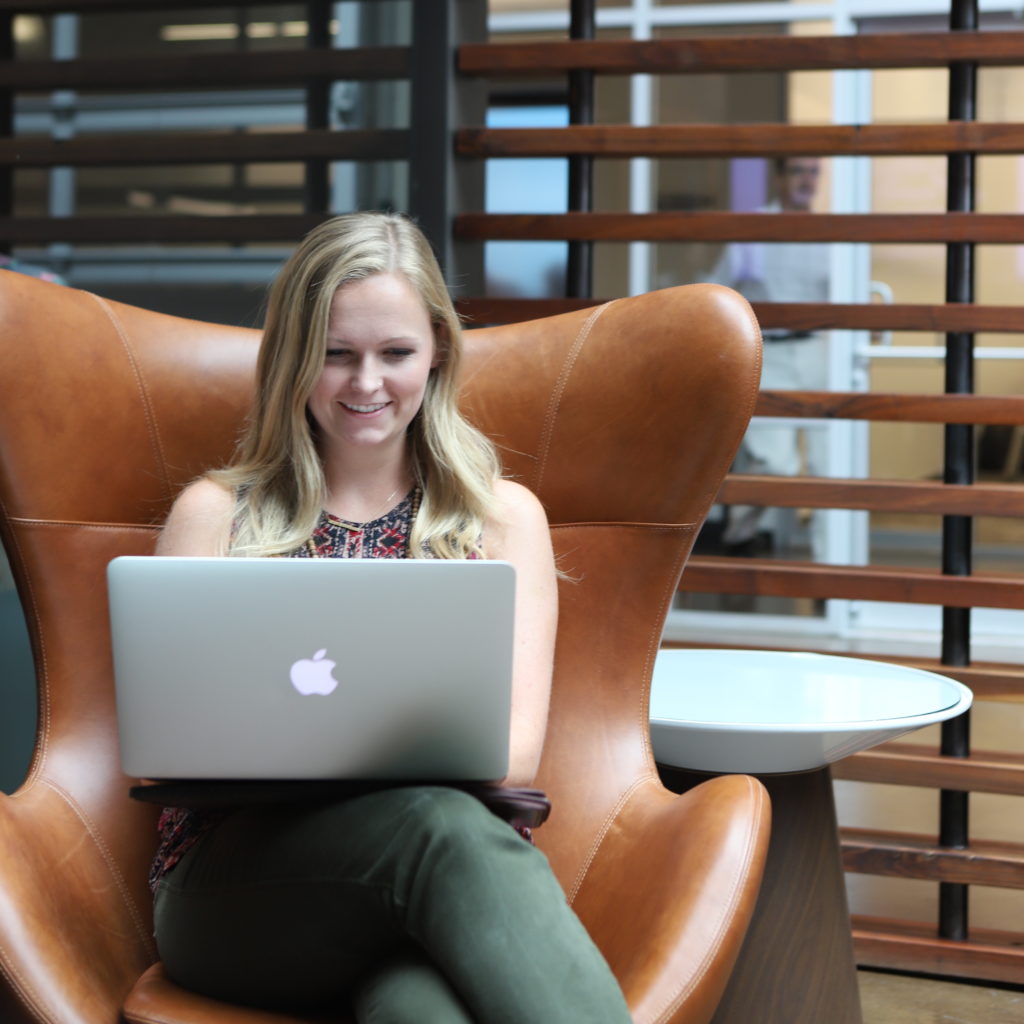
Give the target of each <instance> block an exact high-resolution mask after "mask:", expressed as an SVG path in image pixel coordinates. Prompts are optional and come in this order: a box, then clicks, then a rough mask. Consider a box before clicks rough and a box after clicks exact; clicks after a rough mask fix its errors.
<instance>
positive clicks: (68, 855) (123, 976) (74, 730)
mask: <svg viewBox="0 0 1024 1024" xmlns="http://www.w3.org/2000/svg"><path fill="white" fill-rule="evenodd" d="M257 341H258V338H257V334H256V333H255V332H253V331H246V330H242V329H236V328H229V327H220V326H214V325H210V324H201V323H196V322H192V321H186V320H182V319H177V318H174V317H169V316H165V315H162V314H157V313H153V312H148V311H144V310H141V309H136V308H132V307H129V306H125V305H121V304H118V303H114V302H107V301H104V300H102V299H100V298H97V297H95V296H93V295H91V294H88V293H85V292H81V291H76V290H73V289H70V288H62V287H60V286H58V285H52V284H46V283H43V282H39V281H36V280H33V279H31V278H28V277H23V276H20V275H17V274H14V273H9V272H0V393H2V394H3V396H4V398H3V401H2V402H0V513H2V520H0V524H2V530H3V539H4V543H5V545H6V548H7V551H8V555H9V558H10V561H11V565H12V570H13V573H14V576H15V579H16V582H17V586H18V590H19V593H20V596H21V600H22V603H23V606H24V609H25V615H26V620H27V623H28V629H29V633H30V635H31V639H32V644H33V650H34V655H35V660H36V666H37V674H38V684H39V729H38V738H37V745H36V749H35V756H34V760H33V762H32V766H31V769H30V771H29V774H28V777H27V779H26V780H25V782H24V784H23V785H22V786H21V787H20V789H19V790H18V791H17V792H16V793H14V794H12V795H10V796H3V797H0V976H2V985H0V1019H2V1020H3V1021H4V1022H6V1024H23V1022H24V1024H27V1022H33V1024H40V1022H46V1024H115V1022H116V1021H118V1020H119V1018H120V1016H121V1015H122V1014H123V1015H124V1019H127V1020H130V1021H153V1022H155V1021H160V1022H163V1024H173V1022H180V1024H257V1022H260V1024H284V1022H286V1021H292V1022H293V1024H294V1022H295V1021H298V1020H300V1019H301V1020H305V1018H297V1017H293V1018H289V1017H283V1016H280V1015H275V1014H267V1013H258V1012H254V1011H251V1010H242V1009H239V1008H235V1007H229V1006H226V1005H224V1004H220V1003H216V1002H213V1001H210V1000H206V999H202V998H199V997H196V996H192V995H191V994H189V993H186V992H184V991H182V990H180V989H178V988H176V987H175V986H174V985H173V984H171V983H170V982H169V981H168V980H167V979H166V978H165V977H164V975H163V972H162V970H161V968H160V966H159V964H157V963H156V959H157V954H156V950H155V948H154V944H153V940H152V937H151V917H150V910H149V893H148V891H147V889H146V885H145V876H146V869H147V865H148V861H149V859H150V857H151V855H152V852H153V849H154V846H155V829H154V826H155V813H154V809H153V808H152V807H150V806H147V805H144V804H139V803H136V802H133V801H132V800H131V799H129V797H128V792H127V791H128V787H129V785H130V783H131V782H132V781H133V780H129V779H127V778H125V777H124V776H123V775H122V774H121V773H120V769H119V764H118V754H117V738H116V730H115V713H114V703H113V694H112V684H111V654H110V644H109V629H108V622H107V607H106V588H105V567H106V564H107V562H108V561H109V560H110V559H111V558H113V557H114V556H115V555H120V554H132V553H134V554H141V553H148V552H151V551H152V549H153V543H154V540H155V537H156V532H157V527H158V524H159V523H160V522H161V520H162V518H163V517H164V515H165V514H166V512H167V510H168V508H169V506H170V503H171V501H172V499H173V498H174V496H175V494H176V493H177V492H178V490H179V489H180V488H181V487H182V486H183V485H184V484H185V483H186V482H187V481H188V480H190V479H192V478H193V477H195V476H196V475H198V474H199V473H201V472H202V471H203V470H204V469H206V468H208V467H210V466H213V465H216V464H219V463H222V462H223V461H224V460H226V459H227V458H228V457H229V455H230V453H231V450H232V446H233V442H234V439H235V438H236V436H237V434H238V430H239V425H240V422H241V421H242V419H243V417H244V415H245V412H246V409H247V406H248V403H249V400H250V393H251V388H252V373H253V366H254V358H255V352H256V345H257ZM759 353H760V346H759V336H758V330H757V326H756V324H755V322H754V320H753V317H752V315H751V313H750V310H749V307H748V306H747V305H746V303H745V302H744V301H743V300H742V299H741V298H739V296H737V295H736V294H735V293H732V292H730V291H728V290H726V289H724V288H719V287H717V286H714V285H696V286H687V287H682V288H673V289H668V290H665V291H661V292H654V293H651V294H648V295H645V296H640V297H637V298H631V299H622V300H619V301H617V302H614V303H611V304H609V305H607V306H604V307H601V308H598V309H597V310H584V311H581V312H578V313H569V314H565V315H563V316H558V317H552V318H549V319H545V320H539V321H535V322H532V323H526V324H517V325H513V326H508V327H494V328H487V329H483V330H476V331H471V332H469V334H468V340H467V359H466V367H465V372H464V385H465V387H464V393H465V406H466V409H467V411H468V413H469V415H470V416H471V418H472V419H473V420H474V421H475V422H477V423H478V424H479V425H480V426H481V427H482V428H483V429H484V430H486V431H487V432H488V433H489V434H490V435H491V436H492V437H493V438H494V439H495V441H496V442H497V443H498V445H499V446H500V447H501V450H502V453H503V456H504V459H505V464H506V467H507V469H508V471H509V472H510V474H511V475H513V476H515V477H516V478H518V479H520V480H522V481H523V482H524V483H526V484H527V485H528V486H529V487H531V488H532V489H533V490H534V491H535V492H536V493H537V494H538V495H539V496H540V498H541V500H542V501H543V503H544V505H545V506H546V508H547V510H548V514H549V517H550V521H551V524H552V533H553V537H554V542H555V548H556V551H557V554H558V557H559V560H560V565H561V567H562V569H563V570H564V571H565V573H566V575H567V577H568V578H567V579H566V581H564V582H563V584H562V587H561V613H560V622H559V632H558V647H557V655H556V666H555V682H554V693H553V698H552V708H551V721H550V728H549V735H548V740H547V744H546V748H545V752H544V757H543V764H542V769H541V777H540V778H539V780H538V785H540V786H542V787H544V788H545V789H546V790H547V791H548V793H549V794H550V796H551V797H552V800H553V804H554V810H553V813H552V815H551V818H550V821H549V822H548V823H547V824H546V825H545V826H544V827H543V828H541V829H540V830H539V831H538V833H537V841H538V844H539V845H540V847H541V848H542V849H543V850H544V851H545V853H546V854H547V855H548V857H549V858H550V860H551V863H552V865H553V867H554V870H555V872H556V873H557V876H558V878H559V880H560V881H561V882H562V884H563V886H564V888H565V891H566V893H567V894H568V897H569V899H570V900H571V901H572V904H573V906H574V907H575V909H576V911H577V912H578V913H579V915H580V917H581V918H582V920H583V922H584V924H585V925H586V926H587V928H588V929H589V930H590V932H591V934H592V935H593V936H594V938H595V939H596V941H597V943H598V944H599V946H600V947H601V949H602V950H603V952H604V954H605V955H606V957H607V958H608V960H609V962H610V964H611V966H612V968H613V970H614V971H615V973H616V975H617V976H618V978H619V980H620V981H621V983H622V986H623V989H624V991H625V993H626V997H627V999H628V1001H629V1005H630V1007H631V1009H632V1012H633V1015H634V1019H635V1020H636V1021H643V1022H655V1021H658V1022H669V1021H671V1022H688V1024H703V1022H707V1021H708V1020H710V1018H711V1016H712V1014H713V1012H714V1008H715V1005H716V1003H717V1001H718V999H719V998H720V995H721V993H722V991H723V987H724V985H725V983H726V980H727V978H728V974H729V971H730V968H731V965H732V963H733V961H734V959H735V957H736V954H737V952H738V949H739V945H740V943H741V941H742V938H743V935H744V931H745V928H746V925H747V921H748V919H749V917H750V914H751V912H752V909H753V905H754V901H755V898H756V893H757V888H758V884H759V879H760V874H761V870H762V866H763V862H764V856H765V851H766V847H767V840H768V824H769V813H770V812H769V808H768V803H767V798H766V796H765V793H764V790H763V788H762V787H761V786H760V784H759V783H757V782H756V781H754V780H753V779H750V778H746V777H741V776H733V777H723V778H718V779H714V780H711V781H709V782H706V783H704V784H702V785H700V786H698V787H696V788H695V789H692V790H690V791H689V792H688V793H686V794H685V795H683V796H677V795H674V794H671V793H669V792H668V791H667V790H666V789H665V788H663V786H662V785H661V783H660V782H659V779H658V775H657V772H656V769H655V765H654V761H653V758H652V754H651V748H650V741H649V736H648V730H647V709H648V690H649V685H650V678H651V669H652V663H653V660H654V657H655V654H656V652H657V649H658V646H659V641H660V634H661V628H662V624H663V621H664V617H665V614H666V612H667V609H668V607H669V604H670V602H671V600H672V596H673V594H674V592H675V590H676V586H677V582H678V579H679V575H680V572H681V571H682V568H683V564H684V562H685V560H686V558H687V555H688V553H689V551H690V548H691V545H692V543H693V540H694V537H695V534H696V532H697V530H698V528H699V526H700V524H701V522H702V521H703V519H704V517H705V515H706V513H707V511H708V509H709V507H710V505H711V503H712V500H713V498H714V496H715V492H716V490H717V488H718V486H719V484H720V482H721V479H722V477H723V476H724V475H725V473H726V471H727V469H728V466H729V463H730V461H731V459H732V456H733V454H734V452H735V450H736V448H737V446H738V444H739V442H740V439H741V437H742V434H743V431H744V429H745V426H746V423H747V420H748V417H749V415H750V413H751V410H752V407H753V404H754V400H755V396H756V392H757V386H758V377H759ZM337 1019H338V1020H341V1019H343V1017H338V1018H337Z"/></svg>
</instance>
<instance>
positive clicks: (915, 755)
mask: <svg viewBox="0 0 1024 1024" xmlns="http://www.w3.org/2000/svg"><path fill="white" fill-rule="evenodd" d="M832 774H833V777H834V778H837V779H850V780H854V781H857V782H885V783H890V784H893V785H899V786H922V787H926V788H929V789H959V790H966V791H968V792H972V793H999V794H1004V795H1007V796H1019V795H1020V791H1021V786H1022V784H1024V754H1017V753H1008V752H1002V751H1000V752H996V751H982V750H975V751H973V752H972V753H971V755H970V757H943V756H941V755H940V754H938V753H933V752H932V750H931V748H929V747H926V746H923V745H922V744H918V743H895V742H894V743H883V744H882V745H881V746H879V747H873V748H872V749H870V750H864V751H862V752H861V753H859V754H855V755H854V756H853V757H848V758H846V759H845V760H844V761H839V762H838V763H837V764H835V765H833V768H832Z"/></svg>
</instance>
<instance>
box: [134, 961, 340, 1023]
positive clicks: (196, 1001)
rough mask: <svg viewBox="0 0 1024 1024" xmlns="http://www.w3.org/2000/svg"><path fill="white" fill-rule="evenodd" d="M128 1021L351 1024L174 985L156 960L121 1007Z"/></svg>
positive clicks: (337, 1018)
mask: <svg viewBox="0 0 1024 1024" xmlns="http://www.w3.org/2000/svg"><path fill="white" fill-rule="evenodd" d="M122 1019H123V1020H124V1021H125V1022H127V1024H348V1022H350V1018H349V1017H348V1016H347V1015H346V1016H342V1015H340V1014H339V1015H338V1016H334V1015H332V1016H331V1017H330V1018H327V1017H295V1016H293V1015H292V1014H284V1013H272V1012H269V1011H267V1010H253V1009H250V1008H248V1007H244V1006H232V1005H231V1004H230V1003H223V1002H221V1001H220V1000H218V999H207V998H206V997H205V996H200V995H196V994H195V993H193V992H188V991H187V990H185V989H183V988H180V987H179V986H177V985H175V984H174V982H173V981H171V980H170V978H168V977H167V972H166V971H165V970H164V966H163V964H159V963H157V964H153V966H152V967H150V968H149V970H147V971H146V973H145V974H143V975H142V977H141V978H139V980H138V981H137V982H136V983H135V987H134V988H133V989H132V990H131V992H129V993H128V998H127V999H126V1000H125V1003H124V1009H123V1010H122Z"/></svg>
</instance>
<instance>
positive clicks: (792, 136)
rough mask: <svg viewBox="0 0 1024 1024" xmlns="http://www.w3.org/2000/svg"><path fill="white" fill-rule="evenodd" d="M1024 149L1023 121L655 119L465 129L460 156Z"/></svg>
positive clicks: (862, 153) (939, 152)
mask: <svg viewBox="0 0 1024 1024" xmlns="http://www.w3.org/2000/svg"><path fill="white" fill-rule="evenodd" d="M979 150H983V151H984V152H986V153H1022V152H1024V124H981V123H978V122H964V121H949V122H947V123H946V124H884V125H883V124H850V125H844V124H830V125H788V124H786V125H780V124H661V125H603V124H602V125H590V124H588V125H571V126H569V127H567V128H464V129H462V131H460V132H459V133H458V135H457V136H456V152H457V153H458V154H459V155H460V156H465V157H478V158H493V157H527V156H530V157H553V156H555V157H557V156H566V155H570V156H571V155H589V156H597V157H619V158H623V157H640V156H646V157H662V158H667V157H674V158H694V157H739V156H817V155H819V154H821V153H828V154H830V155H832V156H897V155H915V156H921V155H924V154H935V155H942V156H944V155H945V154H947V153H973V152H977V151H979Z"/></svg>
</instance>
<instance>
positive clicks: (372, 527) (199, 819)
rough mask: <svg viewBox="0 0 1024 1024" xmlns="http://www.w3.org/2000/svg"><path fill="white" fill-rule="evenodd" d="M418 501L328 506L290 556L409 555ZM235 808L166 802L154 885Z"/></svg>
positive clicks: (413, 497) (413, 495) (410, 497)
mask: <svg viewBox="0 0 1024 1024" xmlns="http://www.w3.org/2000/svg"><path fill="white" fill-rule="evenodd" d="M419 501H420V491H419V488H418V487H414V488H413V489H412V490H411V491H410V492H409V494H407V495H406V496H405V498H404V499H403V500H402V501H401V502H400V503H399V504H398V505H396V506H395V507H394V508H393V509H392V510H391V511H390V512H385V513H384V515H382V516H380V517H379V518H377V519H374V520H371V521H370V522H366V523H349V522H346V521H345V520H344V519H339V518H338V517H337V516H333V515H331V514H330V513H329V512H322V513H321V514H320V521H319V522H318V523H317V525H316V528H315V529H314V530H313V535H312V536H311V537H310V539H309V540H308V541H307V542H306V543H305V544H303V545H302V547H300V548H297V549H296V550H295V551H293V552H292V553H291V556H290V557H292V558H406V557H407V556H408V551H409V534H410V533H411V531H412V524H413V520H414V519H415V518H416V513H417V511H418V510H419ZM230 813H231V810H230V809H223V810H221V809H218V810H191V809H188V808H185V807H166V808H164V810H163V813H162V814H161V815H160V820H159V822H158V824H157V828H158V830H159V832H160V844H159V846H158V847H157V851H156V856H155V857H154V858H153V864H152V866H151V867H150V871H149V886H150V888H151V889H156V886H157V883H158V882H159V881H160V879H161V878H163V876H164V875H166V874H167V872H168V871H170V870H171V868H173V867H174V866H175V864H177V863H178V861H179V860H181V858H182V857H184V856H185V854H186V853H188V851H189V850H190V849H191V848H192V847H193V846H195V844H196V843H197V842H198V841H199V840H200V839H201V838H202V837H203V836H204V835H206V833H207V832H209V831H210V829H212V828H213V827H214V826H215V825H217V824H218V823H219V822H221V821H223V820H224V818H226V817H227V816H228V814H230Z"/></svg>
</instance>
